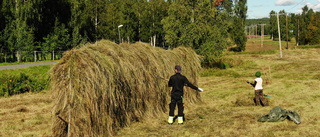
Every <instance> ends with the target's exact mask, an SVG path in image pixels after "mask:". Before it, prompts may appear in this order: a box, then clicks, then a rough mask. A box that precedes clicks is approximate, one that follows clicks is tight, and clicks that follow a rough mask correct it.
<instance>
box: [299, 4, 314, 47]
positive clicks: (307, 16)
mask: <svg viewBox="0 0 320 137" xmlns="http://www.w3.org/2000/svg"><path fill="white" fill-rule="evenodd" d="M313 14H314V12H313V10H312V9H309V8H308V6H304V7H303V8H302V14H301V18H300V19H301V21H300V23H299V24H300V25H299V43H300V44H301V45H306V44H308V43H309V41H308V39H307V33H308V25H309V24H310V20H311V17H312V15H313Z"/></svg>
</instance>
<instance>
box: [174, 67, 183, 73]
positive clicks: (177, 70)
mask: <svg viewBox="0 0 320 137" xmlns="http://www.w3.org/2000/svg"><path fill="white" fill-rule="evenodd" d="M174 71H175V72H176V73H181V72H182V71H181V66H180V65H176V66H175V67H174Z"/></svg>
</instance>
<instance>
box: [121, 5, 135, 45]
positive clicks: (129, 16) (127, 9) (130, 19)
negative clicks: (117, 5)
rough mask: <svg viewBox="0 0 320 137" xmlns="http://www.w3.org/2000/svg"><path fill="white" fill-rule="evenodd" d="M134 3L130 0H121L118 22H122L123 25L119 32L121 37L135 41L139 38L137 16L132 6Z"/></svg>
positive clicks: (128, 40)
mask: <svg viewBox="0 0 320 137" xmlns="http://www.w3.org/2000/svg"><path fill="white" fill-rule="evenodd" d="M134 3H135V2H134V1H132V0H123V2H122V4H121V18H120V24H122V25H123V27H122V28H121V29H120V32H121V33H120V34H121V38H122V39H123V40H124V41H127V42H135V41H136V40H138V39H139V38H138V31H139V30H138V22H137V20H138V17H137V15H136V14H135V12H136V11H134V9H133V8H132V7H133V6H134ZM121 41H122V40H121Z"/></svg>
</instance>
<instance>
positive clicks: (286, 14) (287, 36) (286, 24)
mask: <svg viewBox="0 0 320 137" xmlns="http://www.w3.org/2000/svg"><path fill="white" fill-rule="evenodd" d="M286 26H287V49H289V44H288V39H289V34H288V14H286Z"/></svg>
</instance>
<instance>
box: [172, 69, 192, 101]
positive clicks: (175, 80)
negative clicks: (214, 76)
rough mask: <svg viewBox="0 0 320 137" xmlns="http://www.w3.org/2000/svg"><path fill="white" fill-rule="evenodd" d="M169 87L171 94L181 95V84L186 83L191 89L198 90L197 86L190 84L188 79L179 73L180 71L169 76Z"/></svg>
mask: <svg viewBox="0 0 320 137" xmlns="http://www.w3.org/2000/svg"><path fill="white" fill-rule="evenodd" d="M168 85H169V87H172V91H171V96H183V86H184V85H187V86H189V87H190V88H192V89H195V90H198V87H196V86H194V85H192V84H191V83H190V82H189V81H188V79H187V78H186V77H185V76H183V75H181V74H180V73H176V74H175V75H173V76H171V77H170V80H169V83H168Z"/></svg>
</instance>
